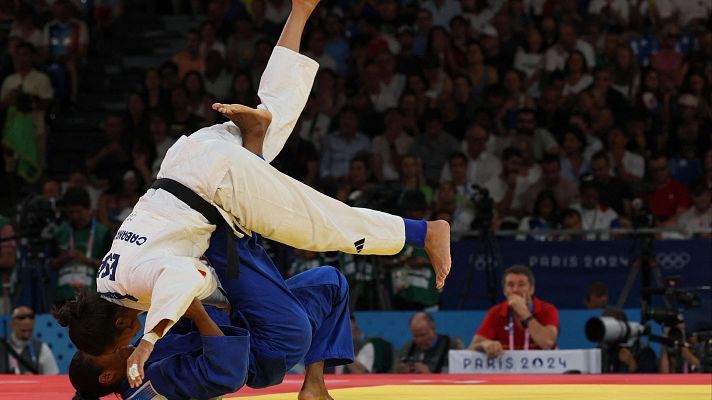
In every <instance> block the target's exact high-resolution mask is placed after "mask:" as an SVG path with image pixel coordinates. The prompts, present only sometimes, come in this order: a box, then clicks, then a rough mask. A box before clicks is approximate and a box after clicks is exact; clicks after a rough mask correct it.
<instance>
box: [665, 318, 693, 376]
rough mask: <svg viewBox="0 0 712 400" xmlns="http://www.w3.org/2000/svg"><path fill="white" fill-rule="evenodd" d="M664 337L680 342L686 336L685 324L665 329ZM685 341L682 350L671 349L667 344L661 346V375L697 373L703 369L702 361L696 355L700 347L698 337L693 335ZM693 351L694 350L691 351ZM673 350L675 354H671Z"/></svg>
mask: <svg viewBox="0 0 712 400" xmlns="http://www.w3.org/2000/svg"><path fill="white" fill-rule="evenodd" d="M663 336H665V337H666V338H670V339H674V340H680V339H682V338H683V337H684V336H685V324H679V325H678V326H676V327H674V328H670V327H665V330H664V331H663ZM688 339H689V340H686V341H685V344H687V345H689V347H687V346H682V348H677V346H676V347H675V348H674V349H670V348H669V347H668V346H667V345H666V344H663V345H662V346H660V364H659V370H660V373H661V374H671V373H684V372H696V371H699V370H700V368H701V365H702V364H701V362H700V359H699V358H698V357H697V356H696V355H695V350H697V348H698V347H699V346H698V345H699V343H698V337H697V336H696V335H692V336H690V337H689V338H688ZM691 349H692V350H691ZM671 350H672V351H674V353H672V354H670V353H671Z"/></svg>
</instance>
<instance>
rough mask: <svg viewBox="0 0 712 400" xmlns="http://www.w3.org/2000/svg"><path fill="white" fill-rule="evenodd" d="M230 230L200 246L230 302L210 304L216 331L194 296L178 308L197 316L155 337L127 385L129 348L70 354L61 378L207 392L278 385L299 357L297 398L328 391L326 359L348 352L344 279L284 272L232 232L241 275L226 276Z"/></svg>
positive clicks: (133, 391)
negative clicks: (303, 369) (139, 380)
mask: <svg viewBox="0 0 712 400" xmlns="http://www.w3.org/2000/svg"><path fill="white" fill-rule="evenodd" d="M232 234H233V233H232V230H231V229H229V228H228V227H227V226H226V225H224V226H222V227H220V228H218V229H217V230H216V231H215V233H214V234H213V237H212V238H211V243H210V248H209V249H208V252H207V253H206V258H207V259H208V260H209V261H210V263H211V264H212V265H213V267H214V268H215V271H216V272H217V274H218V277H219V278H220V280H221V282H223V288H224V290H225V292H226V295H227V297H228V299H229V300H230V303H231V305H232V306H233V310H232V312H231V314H230V315H229V316H228V313H227V312H225V311H222V310H218V309H216V308H209V309H208V312H209V314H210V317H212V319H213V320H214V321H215V322H216V323H217V324H219V325H220V330H221V332H222V333H223V334H224V336H214V335H210V330H209V328H207V329H206V328H204V327H203V328H201V323H200V321H198V320H197V318H196V316H195V315H190V314H191V313H195V308H196V307H199V308H200V309H202V305H201V303H200V302H199V301H197V300H196V301H194V302H193V304H191V306H190V307H189V310H188V312H187V313H186V315H189V316H191V318H193V319H194V320H196V322H194V323H193V324H190V323H186V322H189V321H185V320H181V321H180V323H178V324H176V326H174V327H173V328H172V329H171V332H170V333H169V334H167V335H166V336H165V337H164V338H163V339H161V340H160V341H158V342H156V345H155V347H154V350H153V352H152V353H151V356H150V357H149V359H148V361H147V362H146V364H145V367H144V371H145V378H144V381H143V384H142V385H141V386H140V387H138V388H131V387H129V384H128V380H127V379H126V368H125V366H126V360H127V359H128V357H129V355H130V354H131V352H132V351H133V348H132V347H130V346H129V347H125V348H121V349H119V350H118V351H116V352H114V353H110V354H108V355H102V356H98V357H94V356H90V355H88V354H86V353H82V352H78V353H77V354H75V356H74V358H73V359H72V362H71V365H70V370H69V378H70V380H71V381H72V384H73V385H74V387H75V388H76V389H77V391H78V393H79V394H80V395H81V397H82V398H84V399H93V398H99V397H101V396H104V395H107V394H109V393H111V392H116V393H118V394H120V395H121V396H122V397H123V398H124V399H132V400H138V399H163V398H166V399H208V398H213V397H218V396H222V395H225V394H229V393H233V392H235V391H237V390H238V389H239V388H241V387H242V386H243V385H247V386H249V387H252V388H261V387H267V386H271V385H275V384H278V383H280V382H281V381H282V380H283V378H284V376H285V374H286V372H287V371H288V370H289V369H291V368H292V367H293V366H294V365H295V364H297V363H298V362H299V361H300V360H304V363H305V365H307V376H306V377H305V384H304V387H303V388H302V392H301V393H300V398H301V399H330V398H331V397H329V396H328V392H327V391H326V387H325V386H324V380H323V368H324V366H336V365H343V364H348V363H351V362H352V361H353V342H352V338H351V328H350V323H349V310H348V284H347V283H346V279H345V278H344V276H343V275H342V274H341V273H340V272H339V271H338V270H337V269H335V268H333V267H328V266H327V267H321V268H316V269H313V270H309V271H306V272H303V273H301V274H298V275H296V276H294V277H292V278H290V279H288V280H287V281H284V280H283V279H282V277H281V276H280V274H279V271H278V270H277V268H276V266H275V265H274V264H273V263H272V260H271V259H270V258H269V256H268V255H267V253H266V252H265V250H264V249H263V248H262V247H261V246H260V245H258V243H257V240H258V239H257V237H256V236H254V237H252V238H242V239H238V240H237V246H238V251H239V255H240V261H241V263H240V278H239V279H226V270H227V268H226V264H227V262H226V261H227V260H226V254H225V249H226V248H225V245H224V244H225V241H226V235H232ZM198 317H200V313H198ZM206 317H207V315H206ZM202 323H203V324H205V322H204V321H203V322H202ZM191 325H192V326H193V327H195V325H197V326H198V331H195V330H192V331H190V326H191ZM186 327H188V328H189V329H188V330H189V332H185V328H186ZM127 329H129V330H131V328H127ZM215 329H217V327H216V328H215ZM182 331H183V332H185V333H182ZM206 332H207V334H206ZM160 396H163V397H160Z"/></svg>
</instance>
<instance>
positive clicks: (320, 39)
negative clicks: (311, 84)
mask: <svg viewBox="0 0 712 400" xmlns="http://www.w3.org/2000/svg"><path fill="white" fill-rule="evenodd" d="M306 47H307V48H306V51H305V52H304V54H305V55H306V56H307V57H309V58H311V59H312V60H314V61H316V62H318V63H319V69H330V70H332V71H336V70H337V69H338V67H339V66H338V64H337V63H336V60H334V59H333V58H332V57H331V56H330V55H329V54H328V53H327V52H326V34H325V33H324V31H322V30H320V29H314V30H313V31H312V32H311V34H310V35H309V40H308V41H307V46H306Z"/></svg>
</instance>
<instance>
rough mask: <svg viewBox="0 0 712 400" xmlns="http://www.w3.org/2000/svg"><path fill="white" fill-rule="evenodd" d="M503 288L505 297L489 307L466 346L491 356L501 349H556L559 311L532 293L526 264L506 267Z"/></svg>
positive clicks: (531, 277) (532, 285)
mask: <svg viewBox="0 0 712 400" xmlns="http://www.w3.org/2000/svg"><path fill="white" fill-rule="evenodd" d="M502 287H503V289H504V295H505V297H506V298H507V299H506V300H505V301H503V302H501V303H499V304H498V305H496V306H494V307H492V308H490V309H489V311H488V312H487V316H485V319H484V321H482V325H480V327H479V329H477V333H476V334H475V335H474V337H473V338H472V343H470V346H469V349H470V350H478V351H482V352H484V353H486V354H487V356H488V357H490V358H494V357H499V356H500V355H501V354H502V352H503V351H504V350H522V349H524V350H529V349H544V350H548V349H554V348H556V340H557V337H558V335H559V311H558V310H557V309H556V307H555V306H554V305H553V304H550V303H547V302H545V301H543V300H540V299H539V298H538V297H535V296H534V287H535V281H534V274H532V272H531V270H530V269H529V267H526V266H524V265H515V266H512V267H509V268H507V270H505V271H504V278H503V279H502Z"/></svg>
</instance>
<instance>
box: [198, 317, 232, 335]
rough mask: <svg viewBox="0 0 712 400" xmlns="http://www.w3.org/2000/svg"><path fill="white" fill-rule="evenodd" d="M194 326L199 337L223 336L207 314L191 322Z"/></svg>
mask: <svg viewBox="0 0 712 400" xmlns="http://www.w3.org/2000/svg"><path fill="white" fill-rule="evenodd" d="M193 322H195V326H196V327H197V328H198V332H200V336H225V334H224V333H223V331H222V330H220V328H219V327H218V326H217V324H216V323H215V321H213V319H212V318H210V316H209V315H208V313H205V312H204V313H203V315H201V316H200V317H199V318H196V319H194V320H193Z"/></svg>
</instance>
